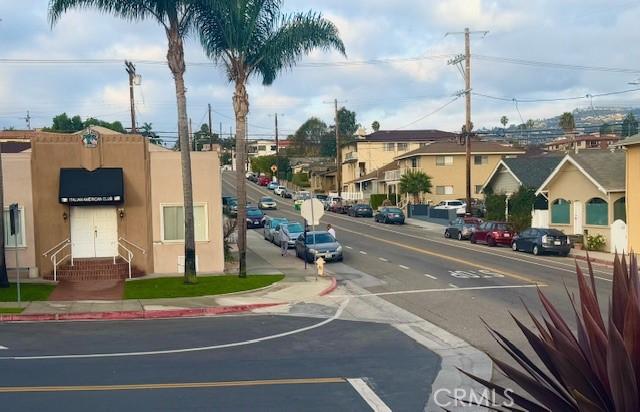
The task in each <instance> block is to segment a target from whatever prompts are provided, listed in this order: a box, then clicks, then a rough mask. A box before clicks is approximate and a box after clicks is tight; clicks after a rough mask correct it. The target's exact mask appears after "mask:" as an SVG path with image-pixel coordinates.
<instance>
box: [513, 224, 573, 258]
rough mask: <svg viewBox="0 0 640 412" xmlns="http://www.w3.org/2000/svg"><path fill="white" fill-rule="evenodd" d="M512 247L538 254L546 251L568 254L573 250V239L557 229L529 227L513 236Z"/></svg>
mask: <svg viewBox="0 0 640 412" xmlns="http://www.w3.org/2000/svg"><path fill="white" fill-rule="evenodd" d="M511 248H512V249H513V250H514V251H516V252H517V251H523V252H531V253H533V254H534V255H536V256H537V255H542V254H545V253H557V254H558V255H560V256H568V255H569V252H570V251H571V240H570V239H569V237H567V235H565V234H564V233H562V232H561V231H559V230H556V229H538V228H529V229H526V230H523V231H522V232H520V233H518V234H517V235H515V236H514V237H513V241H512V242H511Z"/></svg>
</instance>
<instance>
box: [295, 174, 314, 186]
mask: <svg viewBox="0 0 640 412" xmlns="http://www.w3.org/2000/svg"><path fill="white" fill-rule="evenodd" d="M292 183H293V184H294V185H296V186H300V187H309V186H310V184H309V175H308V174H306V173H295V174H294V175H293V180H292Z"/></svg>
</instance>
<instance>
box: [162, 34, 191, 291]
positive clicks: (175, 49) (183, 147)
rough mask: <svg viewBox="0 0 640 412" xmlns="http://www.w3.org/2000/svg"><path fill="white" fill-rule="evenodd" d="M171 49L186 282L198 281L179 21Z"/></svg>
mask: <svg viewBox="0 0 640 412" xmlns="http://www.w3.org/2000/svg"><path fill="white" fill-rule="evenodd" d="M167 38H168V40H169V50H168V52H167V62H168V63H169V68H170V69H171V73H172V74H173V79H174V81H175V86H176V100H177V102H178V140H179V143H180V160H181V163H182V191H183V195H184V282H185V283H187V284H189V283H195V282H196V242H195V233H194V232H195V230H194V221H193V186H192V180H191V152H190V147H189V127H188V124H187V122H188V120H187V97H186V96H185V88H184V72H185V63H184V48H183V44H182V37H181V36H180V33H179V31H178V27H177V22H176V23H175V25H174V24H173V22H172V24H171V28H170V30H168V31H167Z"/></svg>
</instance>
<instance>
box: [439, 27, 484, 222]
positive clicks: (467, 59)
mask: <svg viewBox="0 0 640 412" xmlns="http://www.w3.org/2000/svg"><path fill="white" fill-rule="evenodd" d="M476 33H477V34H482V35H483V37H484V36H486V35H487V33H489V32H488V31H474V32H471V31H469V28H465V29H464V32H450V33H446V34H445V36H448V35H449V34H464V55H463V56H457V57H456V58H454V59H452V60H450V61H449V62H448V63H449V64H456V65H458V64H460V63H461V62H462V60H464V91H463V93H464V95H465V99H464V100H465V124H464V127H463V129H462V135H463V136H464V144H465V153H466V156H465V157H466V183H467V184H466V186H467V187H466V189H467V190H466V198H467V210H466V212H467V214H468V215H470V214H471V136H472V135H473V133H472V129H473V123H471V39H470V37H471V34H476Z"/></svg>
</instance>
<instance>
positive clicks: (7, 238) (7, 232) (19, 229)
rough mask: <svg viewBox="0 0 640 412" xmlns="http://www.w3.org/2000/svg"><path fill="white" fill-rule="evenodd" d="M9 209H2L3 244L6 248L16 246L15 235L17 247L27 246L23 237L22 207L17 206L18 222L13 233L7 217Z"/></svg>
mask: <svg viewBox="0 0 640 412" xmlns="http://www.w3.org/2000/svg"><path fill="white" fill-rule="evenodd" d="M9 213H10V212H9V209H8V208H7V209H5V210H4V242H5V243H4V244H5V247H6V248H13V247H15V246H16V237H17V240H18V247H25V246H27V244H26V242H25V238H24V231H25V223H24V209H23V208H22V207H19V208H18V222H17V225H16V233H15V235H12V234H11V226H10V225H11V220H10V217H9Z"/></svg>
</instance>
